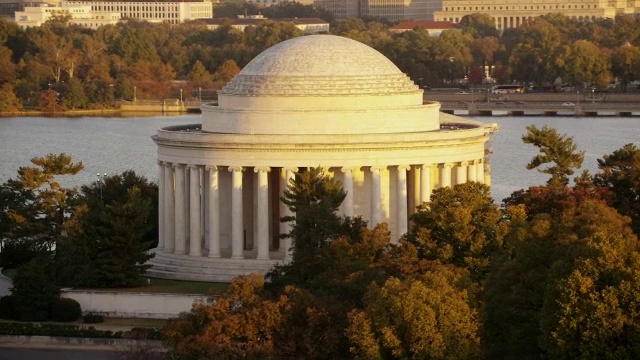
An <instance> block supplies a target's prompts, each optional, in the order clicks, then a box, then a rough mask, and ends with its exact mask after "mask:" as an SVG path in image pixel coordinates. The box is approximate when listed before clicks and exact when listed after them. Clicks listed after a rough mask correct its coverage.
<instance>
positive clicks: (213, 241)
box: [205, 165, 221, 258]
mask: <svg viewBox="0 0 640 360" xmlns="http://www.w3.org/2000/svg"><path fill="white" fill-rule="evenodd" d="M205 170H206V171H207V176H208V181H207V183H208V186H209V201H208V203H209V218H208V219H207V221H208V225H209V226H208V228H209V238H208V239H207V244H208V245H209V257H210V258H219V257H221V254H220V189H219V183H218V181H219V179H218V167H217V166H215V165H214V166H206V167H205Z"/></svg>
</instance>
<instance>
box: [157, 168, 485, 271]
mask: <svg viewBox="0 0 640 360" xmlns="http://www.w3.org/2000/svg"><path fill="white" fill-rule="evenodd" d="M298 170H299V169H298V168H296V167H291V168H282V167H273V168H271V167H266V166H262V167H240V166H215V165H192V164H179V163H171V162H162V161H161V162H159V179H160V181H159V192H158V193H159V201H158V204H159V219H160V222H159V224H160V229H159V242H158V248H157V251H161V252H164V253H170V254H177V255H189V256H196V257H203V256H206V257H209V258H212V259H219V258H230V259H238V260H240V259H248V258H250V259H256V260H277V259H280V260H282V259H284V260H288V259H289V258H290V256H291V252H290V240H288V239H285V240H282V239H280V242H279V243H278V244H277V245H275V244H272V241H271V239H272V238H273V237H272V235H273V233H275V235H276V236H277V235H279V234H282V233H288V232H289V230H290V228H289V227H290V226H291V225H290V223H279V225H277V226H275V225H274V221H277V220H278V219H280V218H281V217H283V216H291V215H292V214H291V212H290V210H289V208H288V207H287V206H286V205H284V204H283V203H282V202H281V201H279V198H280V196H282V193H283V190H284V189H286V186H287V184H288V183H289V181H291V179H292V178H293V177H294V176H295V174H296V172H297V171H298ZM328 170H330V172H329V173H331V172H333V174H334V176H337V177H339V179H340V180H341V181H342V184H343V188H344V190H345V192H346V194H347V196H346V197H345V199H344V201H343V203H342V206H341V212H342V215H345V216H354V215H364V216H363V217H365V219H367V216H366V214H363V213H368V220H369V223H370V225H371V226H375V225H376V224H378V223H381V222H383V221H387V222H394V223H395V230H394V231H393V233H394V234H396V235H397V236H394V237H393V238H395V239H396V240H395V241H397V239H398V238H399V237H400V236H401V235H403V234H404V233H406V232H407V231H408V225H409V216H410V215H411V211H412V210H411V208H414V209H415V207H416V206H417V205H419V204H420V203H424V202H428V201H429V199H430V197H431V193H432V190H433V189H434V188H438V187H446V186H452V185H455V184H461V183H464V182H467V181H477V182H482V183H484V182H485V170H484V161H483V159H477V160H470V161H462V162H451V163H449V162H447V163H437V164H421V165H408V164H406V165H394V166H365V167H348V166H347V167H342V168H339V167H334V168H330V169H328ZM272 172H277V177H278V179H279V181H275V180H274V179H275V176H272V177H270V176H269V174H270V173H272ZM355 173H358V174H359V175H362V176H363V177H362V179H364V178H366V181H363V180H362V179H359V181H362V183H359V184H358V186H356V184H355V181H354V174H355ZM391 173H393V174H394V179H389V178H388V175H389V174H391ZM338 174H339V175H338ZM409 175H411V176H412V178H411V179H409V177H408V176H409ZM384 176H387V178H385V177H384ZM270 179H271V181H270ZM391 182H392V183H393V184H394V191H393V194H391V196H390V195H389V189H390V185H389V184H391ZM409 183H412V185H413V186H409ZM248 188H249V189H250V191H245V190H248ZM363 189H364V191H365V192H366V194H360V195H359V196H356V194H357V192H358V191H363ZM249 194H250V195H252V196H249ZM362 199H367V201H366V203H367V205H368V206H370V209H363V205H364V202H365V201H363V200H362ZM369 199H370V200H369ZM389 200H390V201H394V202H395V204H394V205H395V213H394V214H390V213H389V211H388V208H389V207H390V206H389V204H388V201H389ZM275 201H277V202H278V204H274V202H275ZM367 205H364V206H365V207H366V206H367ZM247 206H249V207H251V208H250V209H246V208H245V207H247ZM410 207H411V208H410ZM356 209H358V210H356ZM385 209H387V210H385ZM356 212H358V214H356ZM247 214H250V215H249V216H247ZM275 216H277V218H274V217H275ZM247 221H252V223H251V224H248V223H247ZM248 228H251V229H253V232H252V235H250V239H251V241H247V238H248V235H247V229H248Z"/></svg>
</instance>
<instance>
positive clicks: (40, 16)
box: [15, 4, 120, 29]
mask: <svg viewBox="0 0 640 360" xmlns="http://www.w3.org/2000/svg"><path fill="white" fill-rule="evenodd" d="M64 14H69V15H70V16H71V20H69V22H70V23H71V24H76V25H80V26H84V27H88V28H91V29H97V28H98V27H100V26H103V25H108V24H115V23H117V22H118V21H119V20H120V14H119V13H117V12H112V13H95V12H92V11H91V7H90V6H86V5H85V6H73V5H71V6H70V5H61V6H53V5H49V4H41V5H39V6H27V7H25V8H24V11H16V12H15V22H16V24H18V26H20V27H21V28H23V29H24V28H27V27H34V26H40V25H42V24H44V23H45V22H46V21H47V20H49V19H50V18H51V17H52V16H54V15H64Z"/></svg>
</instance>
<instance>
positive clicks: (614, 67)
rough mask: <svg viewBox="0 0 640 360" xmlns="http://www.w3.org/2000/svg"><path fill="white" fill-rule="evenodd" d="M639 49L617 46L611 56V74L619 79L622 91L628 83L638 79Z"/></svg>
mask: <svg viewBox="0 0 640 360" xmlns="http://www.w3.org/2000/svg"><path fill="white" fill-rule="evenodd" d="M639 64H640V48H638V47H636V46H627V45H623V46H619V47H617V48H615V49H613V52H612V54H611V72H612V73H613V75H614V76H616V77H617V78H618V79H620V82H621V84H622V89H623V91H625V92H626V91H627V85H628V84H629V82H631V81H633V80H636V79H639V78H640V65H639Z"/></svg>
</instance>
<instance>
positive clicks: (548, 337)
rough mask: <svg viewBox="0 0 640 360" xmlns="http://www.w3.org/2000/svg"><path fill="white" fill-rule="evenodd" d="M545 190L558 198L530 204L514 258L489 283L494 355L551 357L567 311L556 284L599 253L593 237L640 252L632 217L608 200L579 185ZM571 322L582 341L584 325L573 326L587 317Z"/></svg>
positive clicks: (488, 335) (489, 342)
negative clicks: (560, 321)
mask: <svg viewBox="0 0 640 360" xmlns="http://www.w3.org/2000/svg"><path fill="white" fill-rule="evenodd" d="M541 191H543V192H544V193H545V194H546V195H545V196H540V199H544V198H547V199H553V202H552V203H550V204H549V205H548V206H546V207H545V206H544V202H543V201H541V204H540V205H539V206H536V207H529V208H527V215H528V218H527V220H526V222H525V223H524V224H521V225H520V227H521V228H522V230H523V231H521V234H522V235H523V236H524V238H523V239H522V241H521V242H520V243H519V245H518V246H517V247H516V249H515V251H514V257H513V259H511V260H508V261H507V262H506V263H505V264H504V265H503V266H502V267H501V268H499V269H498V270H497V271H495V272H493V273H492V274H491V275H490V276H489V277H488V279H487V281H486V283H485V289H484V303H485V307H484V309H485V321H484V336H483V338H484V341H485V343H486V348H487V357H489V358H500V359H538V358H540V357H545V356H548V355H549V353H548V352H549V349H551V345H549V342H555V341H556V340H553V339H554V338H555V336H556V335H557V334H555V333H554V332H553V331H555V330H553V329H554V326H556V325H553V324H557V323H556V322H554V320H553V319H557V318H558V317H557V316H559V315H560V314H562V311H564V310H567V309H568V308H567V307H562V306H560V304H559V303H558V301H560V300H561V298H562V296H560V294H561V293H562V291H564V290H562V291H560V290H559V288H558V287H557V286H558V284H560V283H562V282H563V281H565V279H568V277H569V276H570V274H571V272H572V270H573V268H574V266H576V264H578V263H579V262H580V261H582V260H581V259H586V258H589V257H592V256H595V255H597V252H594V249H593V248H591V245H589V244H590V243H591V242H592V241H594V240H595V239H601V240H598V241H597V242H599V243H602V244H605V243H606V244H615V243H616V242H618V243H620V244H624V246H623V248H624V249H626V250H623V249H622V248H619V250H617V252H616V254H617V256H623V255H622V254H623V253H625V252H637V240H636V239H635V236H634V235H633V233H632V231H631V229H630V228H629V219H628V218H625V217H623V216H621V215H619V214H618V213H617V212H616V211H615V210H613V209H612V208H610V207H608V206H607V205H606V203H605V202H604V201H602V200H600V199H597V198H593V197H584V194H583V193H582V192H581V190H580V189H568V188H567V189H565V190H563V192H560V193H559V192H558V190H557V189H552V188H550V187H548V186H547V187H544V188H543V189H541ZM558 197H559V198H560V199H559V200H556V198H558ZM618 239H623V240H622V241H621V242H620V241H619V240H618ZM585 244H586V245H585ZM616 246H617V245H616ZM631 249H635V250H633V251H632V250H631ZM634 256H635V255H634ZM621 261H625V260H621ZM594 264H596V263H594ZM583 275H586V274H583ZM605 279H609V281H618V280H617V279H620V278H618V277H617V275H612V276H604V277H603V280H605ZM605 281H606V280H605ZM583 285H585V286H587V287H585V288H584V289H587V288H588V283H584V284H583ZM602 289H604V288H602ZM567 290H569V289H567ZM593 295H596V294H595V293H593V292H591V291H588V292H586V293H584V296H586V297H585V298H584V299H588V297H589V296H593ZM580 296H582V295H580ZM545 304H546V305H545ZM556 305H557V306H556ZM543 309H545V310H544V311H543ZM632 309H633V307H631V308H628V309H627V310H625V311H633V310H632ZM593 311H595V309H593ZM603 314H604V313H603ZM591 315H594V314H591ZM598 316H599V315H598ZM603 316H606V315H603ZM566 321H568V322H567V323H566V325H567V326H569V328H572V329H573V330H574V332H573V333H572V335H569V336H570V337H572V339H573V340H571V341H578V342H579V341H582V340H580V339H579V336H577V335H578V334H577V333H576V332H575V331H580V330H578V329H582V327H580V328H575V327H572V325H571V324H575V323H576V322H581V321H583V320H581V319H580V318H575V319H570V316H569V314H567V318H566ZM585 321H588V320H585ZM597 321H600V320H597ZM566 330H568V328H567V329H566ZM580 336H587V334H586V333H585V334H583V335H580ZM565 339H567V340H569V338H568V337H567V338H565ZM545 344H546V345H545ZM558 345H560V344H559V343H558ZM571 346H573V345H571ZM551 358H553V357H551ZM568 358H574V357H572V356H571V355H569V356H568Z"/></svg>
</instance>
